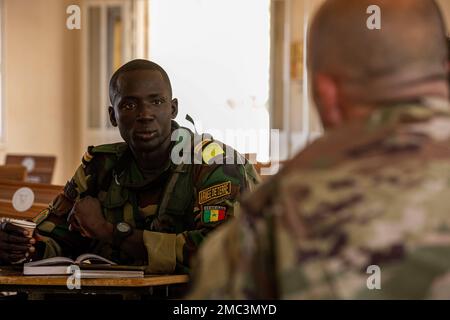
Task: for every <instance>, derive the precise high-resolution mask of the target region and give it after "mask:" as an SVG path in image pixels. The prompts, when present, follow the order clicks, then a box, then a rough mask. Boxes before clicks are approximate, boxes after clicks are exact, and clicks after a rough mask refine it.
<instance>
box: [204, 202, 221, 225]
mask: <svg viewBox="0 0 450 320" xmlns="http://www.w3.org/2000/svg"><path fill="white" fill-rule="evenodd" d="M226 216H227V208H226V207H224V206H204V207H203V214H202V222H204V223H210V222H219V221H222V220H225V218H226Z"/></svg>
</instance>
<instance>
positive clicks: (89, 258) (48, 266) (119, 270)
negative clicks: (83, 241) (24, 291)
mask: <svg viewBox="0 0 450 320" xmlns="http://www.w3.org/2000/svg"><path fill="white" fill-rule="evenodd" d="M71 265H77V266H79V267H80V273H81V278H142V277H144V268H145V267H144V266H122V265H118V264H116V263H115V262H113V261H111V260H108V259H106V258H103V257H101V256H99V255H96V254H92V253H86V254H82V255H80V256H79V257H77V259H76V260H72V259H70V258H66V257H53V258H48V259H43V260H38V261H33V262H28V263H25V264H24V265H23V274H24V275H26V276H31V275H34V276H37V275H41V276H42V275H46V276H49V275H69V274H72V273H73V272H74V271H73V268H71V267H70V266H71Z"/></svg>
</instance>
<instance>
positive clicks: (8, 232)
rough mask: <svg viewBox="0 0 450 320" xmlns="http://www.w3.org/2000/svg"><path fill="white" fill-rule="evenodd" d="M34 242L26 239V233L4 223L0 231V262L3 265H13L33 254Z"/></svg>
mask: <svg viewBox="0 0 450 320" xmlns="http://www.w3.org/2000/svg"><path fill="white" fill-rule="evenodd" d="M35 243H36V240H35V239H33V238H29V237H28V231H27V230H25V229H23V228H21V227H18V226H15V225H13V224H11V223H6V224H5V225H4V228H3V230H0V261H1V262H3V263H14V262H17V261H20V260H23V259H24V258H27V257H28V256H29V255H30V254H32V253H33V252H35V250H36V249H35V247H34V246H33V245H34V244H35Z"/></svg>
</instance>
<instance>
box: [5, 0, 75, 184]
mask: <svg viewBox="0 0 450 320" xmlns="http://www.w3.org/2000/svg"><path fill="white" fill-rule="evenodd" d="M72 2H73V1H72ZM67 3H68V1H61V0H5V1H4V6H3V7H4V15H3V17H4V27H5V30H4V33H3V35H4V37H5V38H4V63H5V64H4V89H5V91H4V100H3V101H4V108H5V129H6V130H5V131H6V136H5V143H4V145H2V146H1V149H0V156H1V158H3V157H4V155H5V154H7V153H27V154H51V155H56V156H57V163H56V171H55V175H54V178H53V182H54V183H57V184H62V183H64V182H65V181H66V179H68V178H70V175H71V174H72V173H73V170H74V169H75V167H76V165H77V161H76V158H79V159H81V156H80V155H78V156H75V155H74V153H73V149H74V143H75V142H76V134H75V128H76V126H75V123H74V121H77V113H78V110H77V95H76V93H75V90H76V87H77V83H76V74H75V70H76V69H75V67H74V66H75V63H76V55H78V52H77V51H76V50H77V49H76V45H75V44H76V42H75V40H76V33H77V32H78V31H69V30H67V29H66V26H65V23H66V7H67Z"/></svg>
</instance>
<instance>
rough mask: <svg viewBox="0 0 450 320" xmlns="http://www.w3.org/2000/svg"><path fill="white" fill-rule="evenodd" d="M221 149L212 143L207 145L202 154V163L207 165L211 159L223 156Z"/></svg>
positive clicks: (215, 143)
mask: <svg viewBox="0 0 450 320" xmlns="http://www.w3.org/2000/svg"><path fill="white" fill-rule="evenodd" d="M224 153H225V151H223V148H222V147H221V146H220V145H219V144H218V143H217V142H213V143H210V144H208V145H207V146H206V147H205V149H204V150H203V152H202V158H203V161H204V162H205V163H207V164H209V162H210V161H211V159H213V158H215V157H217V156H220V155H222V154H224Z"/></svg>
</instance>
